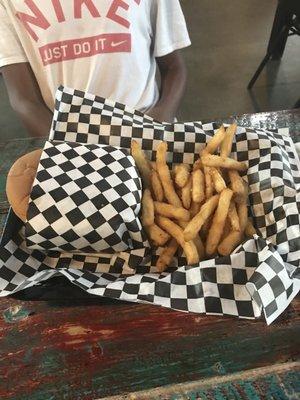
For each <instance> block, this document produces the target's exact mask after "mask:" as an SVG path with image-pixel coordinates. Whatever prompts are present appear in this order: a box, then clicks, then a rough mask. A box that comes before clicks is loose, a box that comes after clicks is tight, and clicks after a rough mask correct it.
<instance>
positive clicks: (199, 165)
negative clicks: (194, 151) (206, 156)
mask: <svg viewBox="0 0 300 400" xmlns="http://www.w3.org/2000/svg"><path fill="white" fill-rule="evenodd" d="M197 169H201V171H202V170H203V164H202V161H201V157H199V158H198V160H197V161H196V162H195V163H194V165H193V171H197Z"/></svg>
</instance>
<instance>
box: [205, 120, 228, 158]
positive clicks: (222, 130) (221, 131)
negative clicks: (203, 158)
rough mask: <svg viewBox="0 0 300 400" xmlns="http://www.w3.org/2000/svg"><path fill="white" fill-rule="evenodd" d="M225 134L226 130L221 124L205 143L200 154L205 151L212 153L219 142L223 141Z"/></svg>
mask: <svg viewBox="0 0 300 400" xmlns="http://www.w3.org/2000/svg"><path fill="white" fill-rule="evenodd" d="M225 135H226V131H225V128H224V126H223V125H222V126H221V128H219V129H218V130H217V132H216V133H215V134H214V136H213V137H212V138H211V139H210V141H209V142H208V143H207V145H206V147H205V149H204V150H203V151H202V154H206V153H209V154H213V153H214V152H215V151H216V150H217V149H218V147H219V146H220V144H221V143H222V142H223V140H224V138H225Z"/></svg>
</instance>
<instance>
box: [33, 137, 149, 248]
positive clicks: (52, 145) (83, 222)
mask: <svg viewBox="0 0 300 400" xmlns="http://www.w3.org/2000/svg"><path fill="white" fill-rule="evenodd" d="M141 197H142V185H141V179H140V178H139V175H138V171H137V169H136V166H135V163H134V160H133V158H132V157H131V156H129V155H128V152H127V151H124V150H121V149H117V148H115V147H112V146H107V145H98V144H89V145H86V144H85V145H82V144H80V143H74V142H71V143H67V142H64V143H61V142H53V141H51V142H50V141H49V142H46V145H45V147H44V150H43V153H42V156H41V159H40V164H39V168H38V171H37V175H36V178H35V181H34V183H33V188H32V192H31V196H30V201H29V207H28V213H27V223H26V227H25V236H26V244H27V247H28V248H30V249H37V250H58V251H68V252H73V251H81V252H86V253H93V252H102V251H112V252H114V253H116V252H121V251H125V250H128V249H137V248H144V247H146V246H148V247H149V244H148V242H147V238H146V235H145V233H143V230H142V225H141V222H140V220H139V212H140V208H141Z"/></svg>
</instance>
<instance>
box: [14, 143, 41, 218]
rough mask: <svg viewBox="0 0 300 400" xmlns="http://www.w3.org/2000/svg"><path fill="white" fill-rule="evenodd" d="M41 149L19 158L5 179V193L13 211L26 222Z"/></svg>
mask: <svg viewBox="0 0 300 400" xmlns="http://www.w3.org/2000/svg"><path fill="white" fill-rule="evenodd" d="M41 155H42V149H38V150H34V151H32V152H31V153H28V154H25V155H24V156H22V157H21V158H19V159H18V160H17V161H16V162H15V163H14V164H13V166H12V167H11V169H10V171H9V173H8V175H7V181H6V194H7V199H8V201H9V204H10V205H11V207H12V209H13V211H14V213H15V214H16V215H17V216H18V217H19V218H20V219H21V220H22V221H23V222H26V215H27V209H28V203H29V196H30V192H31V188H32V185H33V182H34V178H35V176H36V172H37V169H38V165H39V161H40V158H41Z"/></svg>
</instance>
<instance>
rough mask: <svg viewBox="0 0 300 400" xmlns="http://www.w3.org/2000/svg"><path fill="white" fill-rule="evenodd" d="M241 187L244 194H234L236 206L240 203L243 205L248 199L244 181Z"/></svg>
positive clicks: (246, 186)
mask: <svg viewBox="0 0 300 400" xmlns="http://www.w3.org/2000/svg"><path fill="white" fill-rule="evenodd" d="M242 185H243V187H244V193H242V194H235V196H234V201H235V202H236V204H241V203H245V202H247V199H248V194H249V193H248V190H249V188H248V185H247V183H246V182H245V181H244V179H242Z"/></svg>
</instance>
